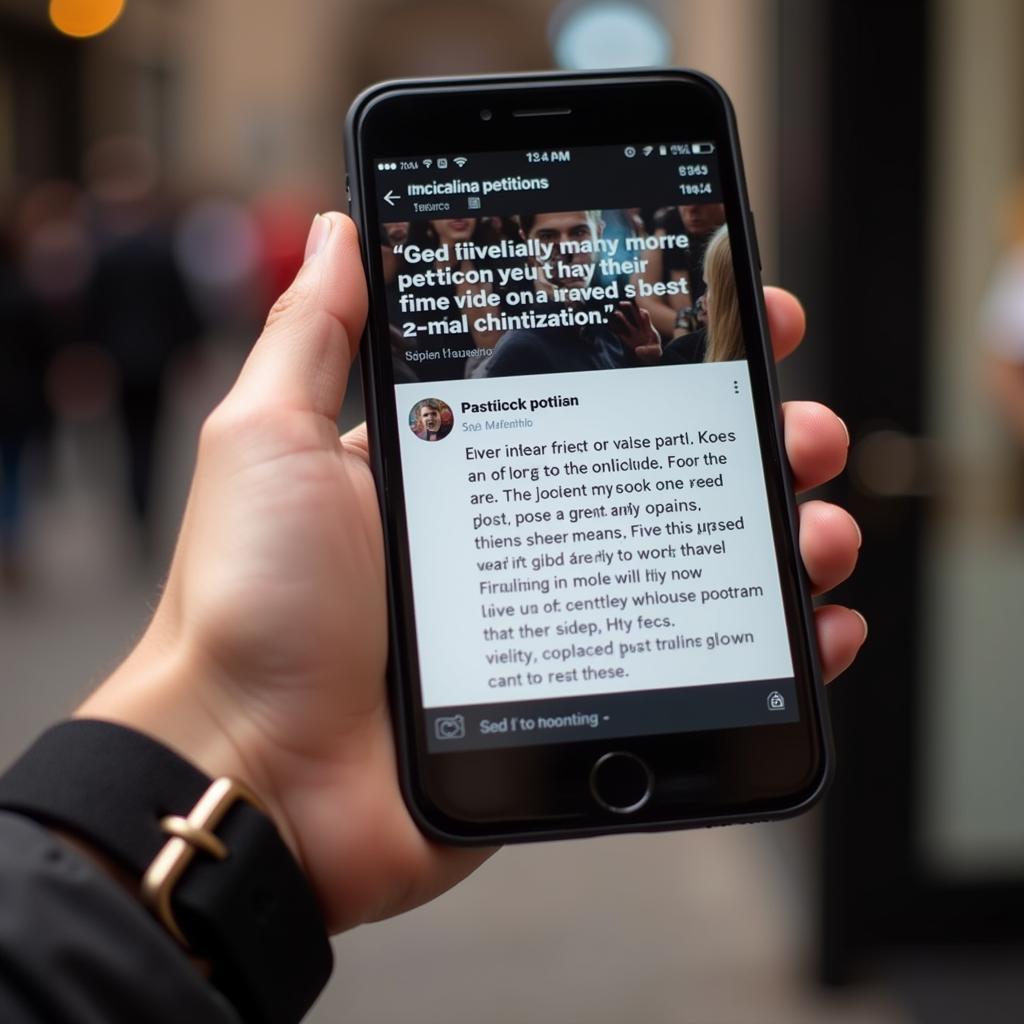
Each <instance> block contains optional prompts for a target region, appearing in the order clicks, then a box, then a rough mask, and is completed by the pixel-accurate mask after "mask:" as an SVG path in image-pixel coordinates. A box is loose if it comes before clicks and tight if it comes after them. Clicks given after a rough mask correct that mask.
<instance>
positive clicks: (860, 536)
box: [850, 516, 864, 551]
mask: <svg viewBox="0 0 1024 1024" xmlns="http://www.w3.org/2000/svg"><path fill="white" fill-rule="evenodd" d="M850 522H851V523H853V528H854V529H855V530H856V531H857V550H858V551H860V549H861V548H862V547H863V545H864V534H863V533H861V529H860V523H858V522H857V520H856V519H854V518H853V516H850Z"/></svg>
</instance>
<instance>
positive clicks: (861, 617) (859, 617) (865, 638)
mask: <svg viewBox="0 0 1024 1024" xmlns="http://www.w3.org/2000/svg"><path fill="white" fill-rule="evenodd" d="M850 611H851V612H853V614H854V615H856V616H857V618H858V619H860V621H861V624H862V625H863V626H864V640H867V638H868V620H867V619H865V618H864V616H863V615H861V613H860V612H859V611H857V609H856V608H851V609H850ZM864 640H861V644H862V645H863V643H864Z"/></svg>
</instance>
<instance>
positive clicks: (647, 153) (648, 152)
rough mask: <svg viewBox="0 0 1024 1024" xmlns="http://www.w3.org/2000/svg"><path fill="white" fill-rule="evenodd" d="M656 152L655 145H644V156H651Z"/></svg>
mask: <svg viewBox="0 0 1024 1024" xmlns="http://www.w3.org/2000/svg"><path fill="white" fill-rule="evenodd" d="M653 152H654V147H653V146H644V156H650V155H651V154H652V153H653Z"/></svg>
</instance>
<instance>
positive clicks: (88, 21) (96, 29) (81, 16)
mask: <svg viewBox="0 0 1024 1024" xmlns="http://www.w3.org/2000/svg"><path fill="white" fill-rule="evenodd" d="M123 10H124V0H50V21H51V22H53V26H54V28H56V29H57V30H58V31H60V32H63V33H64V35H66V36H74V37H75V38H76V39H85V38H87V37H88V36H98V35H99V34H100V33H101V32H105V31H106V30H107V29H108V28H110V26H111V25H113V24H114V22H115V21H117V19H118V18H119V17H121V12H122V11H123Z"/></svg>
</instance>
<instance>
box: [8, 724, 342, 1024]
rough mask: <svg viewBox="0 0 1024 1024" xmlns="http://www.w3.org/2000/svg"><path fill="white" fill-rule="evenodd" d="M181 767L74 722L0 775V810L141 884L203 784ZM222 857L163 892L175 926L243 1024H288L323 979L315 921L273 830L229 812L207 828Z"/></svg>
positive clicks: (116, 731) (163, 750) (157, 747)
mask: <svg viewBox="0 0 1024 1024" xmlns="http://www.w3.org/2000/svg"><path fill="white" fill-rule="evenodd" d="M210 782H211V780H210V779H209V778H207V777H206V776H205V775H204V774H203V773H202V772H200V771H199V770H198V769H197V768H195V767H194V766H193V765H191V764H189V763H188V762H187V761H185V760H184V759H182V758H181V757H179V756H178V755H177V754H175V753H174V752H173V751H171V750H169V749H168V748H167V747H165V746H163V744H161V743H158V742H156V741H155V740H153V739H150V738H149V737H148V736H145V735H143V734H142V733H139V732H136V731H134V730H132V729H129V728H126V727H124V726H120V725H114V724H113V723H110V722H101V721H94V720H91V719H74V720H71V721H67V722H61V723H60V724H58V725H55V726H53V727H52V728H51V729H49V730H47V731H46V732H45V733H43V735H42V736H40V737H39V739H38V740H36V742H35V743H34V744H33V745H32V746H31V747H30V748H29V749H28V751H27V752H26V753H25V754H23V755H22V757H21V758H19V760H18V761H17V762H15V764H14V765H13V766H12V767H11V768H10V769H9V770H8V771H7V772H6V773H5V774H4V775H3V776H0V808H4V809H7V810H11V811H17V812H19V813H21V814H25V815H27V816H28V817H31V818H34V819H35V820H37V821H41V822H43V823H45V824H51V825H59V826H60V827H62V828H64V829H67V830H68V831H70V832H73V833H75V834H77V835H79V836H81V837H82V838H83V839H86V840H88V841H89V842H90V843H92V844H94V845H95V846H96V847H97V848H99V849H100V850H102V851H103V852H104V853H106V854H107V855H108V856H110V857H111V858H113V859H114V860H115V861H117V862H118V863H120V864H121V865H122V866H123V867H125V868H126V869H127V870H128V871H129V872H130V873H131V874H132V875H133V876H135V877H137V878H141V877H142V875H143V874H144V873H145V871H146V869H147V868H148V867H149V865H150V864H151V862H152V861H153V858H154V857H155V856H156V855H157V853H158V852H159V851H160V850H161V849H162V848H163V846H164V844H165V843H166V842H167V840H168V838H169V837H168V835H167V834H166V833H165V832H164V831H163V830H162V829H161V827H160V820H161V818H163V817H164V816H166V815H179V816H183V817H184V816H187V815H188V813H189V811H191V810H192V808H193V806H194V805H195V804H196V801H197V800H198V799H199V798H200V797H201V796H202V795H203V793H204V792H205V791H206V790H207V788H208V787H209V785H210ZM216 835H217V837H218V838H219V839H221V840H222V841H223V843H224V844H225V846H226V847H227V848H228V851H229V855H228V857H227V858H226V859H225V860H222V861H219V860H215V859H214V858H212V857H209V856H207V855H206V854H204V853H199V854H198V855H197V856H196V857H195V858H194V859H193V860H192V862H191V864H190V865H189V867H188V868H187V870H186V871H185V873H184V875H183V876H182V878H181V880H180V881H179V882H178V884H177V886H176V888H175V889H174V898H173V907H174V914H175V917H176V919H177V921H178V923H179V925H180V927H181V929H182V931H183V932H184V933H185V936H186V938H187V939H188V942H189V945H190V947H191V949H192V950H193V951H194V952H195V953H196V954H197V955H199V956H202V957H204V958H206V959H208V960H209V961H210V962H211V964H212V965H213V976H212V978H211V981H212V982H213V983H214V984H215V985H217V986H218V987H219V988H220V989H221V990H222V991H224V992H225V994H227V995H228V996H229V998H231V1000H232V1001H233V1002H234V1003H235V1005H236V1006H237V1007H238V1008H239V1010H240V1011H241V1012H242V1014H243V1016H244V1018H245V1020H246V1021H250V1020H252V1021H261V1022H266V1024H292V1022H295V1021H298V1020H300V1019H301V1018H302V1016H303V1015H304V1014H305V1012H306V1011H307V1010H308V1009H309V1007H310V1006H311V1005H312V1003H313V1001H314V999H315V998H316V997H317V995H318V994H319V993H320V991H321V989H322V988H323V986H324V985H325V984H326V982H327V979H328V978H329V976H330V973H331V967H332V964H333V958H332V954H331V947H330V943H329V942H328V940H327V934H326V928H325V926H324V921H323V917H322V915H321V913H320V910H319V907H318V906H317V903H316V900H315V898H314V896H313V893H312V891H311V889H310V887H309V884H308V882H307V881H306V878H305V876H304V875H303V873H302V870H301V869H300V867H299V865H298V864H297V863H296V861H295V858H294V857H293V856H292V854H291V851H290V850H289V849H288V847H287V846H286V844H285V843H284V841H283V840H282V839H281V837H280V835H279V834H278V832H277V829H276V828H275V827H274V824H273V823H272V822H271V821H270V819H269V818H267V817H266V816H265V815H264V814H262V813H261V812H260V811H258V810H257V809H256V808H255V807H253V806H252V805H250V804H248V803H241V802H240V803H236V804H234V805H233V806H232V807H231V809H230V810H229V811H228V813H227V815H226V816H225V818H224V820H223V821H222V822H221V823H220V824H219V826H218V827H217V829H216Z"/></svg>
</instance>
